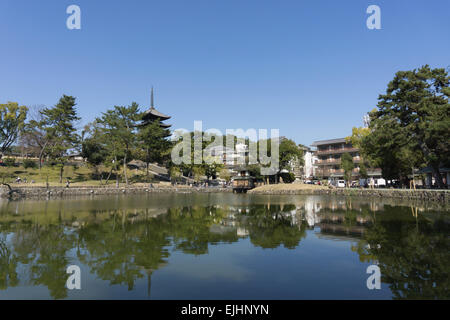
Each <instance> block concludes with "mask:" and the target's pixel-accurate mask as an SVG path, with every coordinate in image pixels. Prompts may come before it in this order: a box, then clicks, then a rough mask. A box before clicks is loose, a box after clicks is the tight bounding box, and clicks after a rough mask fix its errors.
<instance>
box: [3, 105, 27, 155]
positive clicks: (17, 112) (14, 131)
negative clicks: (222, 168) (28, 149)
mask: <svg viewBox="0 0 450 320" xmlns="http://www.w3.org/2000/svg"><path fill="white" fill-rule="evenodd" d="M27 111H28V108H27V107H25V106H19V104H18V103H17V102H8V103H6V104H0V159H1V158H2V156H3V153H4V152H6V151H8V150H9V148H10V147H11V145H12V144H13V143H14V142H15V141H16V139H17V137H18V136H19V133H20V131H21V130H22V129H23V128H24V125H25V119H26V117H27Z"/></svg>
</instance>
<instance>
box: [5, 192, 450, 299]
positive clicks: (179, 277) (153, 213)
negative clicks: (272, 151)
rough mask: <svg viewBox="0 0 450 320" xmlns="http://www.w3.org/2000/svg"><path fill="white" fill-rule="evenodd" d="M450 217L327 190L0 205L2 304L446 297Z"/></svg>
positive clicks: (426, 207) (440, 210)
mask: <svg viewBox="0 0 450 320" xmlns="http://www.w3.org/2000/svg"><path fill="white" fill-rule="evenodd" d="M449 213H450V211H449V208H448V207H443V206H440V205H438V204H435V203H418V202H417V203H416V202H401V201H399V200H380V199H374V200H370V199H361V198H359V199H356V198H339V197H325V196H256V195H234V194H149V195H143V196H110V197H102V198H99V197H95V198H77V199H66V200H50V201H44V200H42V201H37V200H36V201H34V200H33V201H32V200H27V201H10V202H8V201H6V200H3V201H0V299H18V298H20V299H404V298H407V299H416V298H427V299H436V298H437V299H449V297H450V291H449V290H450V289H449V287H450V253H449V249H450V240H449V239H450V237H449V236H450V215H449ZM372 264H376V265H378V266H379V267H380V270H381V281H382V284H381V289H380V290H376V289H375V290H369V289H368V288H367V285H366V281H367V278H368V277H369V276H370V275H369V274H367V273H366V270H367V267H368V266H369V265H372ZM69 265H77V266H79V267H80V268H81V290H68V289H67V288H66V281H67V278H68V276H69V275H68V274H67V273H66V269H67V267H68V266H69Z"/></svg>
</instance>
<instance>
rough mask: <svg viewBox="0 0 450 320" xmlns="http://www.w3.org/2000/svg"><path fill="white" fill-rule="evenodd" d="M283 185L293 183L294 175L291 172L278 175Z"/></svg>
mask: <svg viewBox="0 0 450 320" xmlns="http://www.w3.org/2000/svg"><path fill="white" fill-rule="evenodd" d="M280 176H281V178H282V179H283V182H284V183H292V182H294V181H295V175H294V174H293V173H292V172H286V173H281V174H280Z"/></svg>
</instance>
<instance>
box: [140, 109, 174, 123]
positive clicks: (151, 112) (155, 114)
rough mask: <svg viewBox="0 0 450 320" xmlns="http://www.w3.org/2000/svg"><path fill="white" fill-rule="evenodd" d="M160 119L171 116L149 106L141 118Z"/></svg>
mask: <svg viewBox="0 0 450 320" xmlns="http://www.w3.org/2000/svg"><path fill="white" fill-rule="evenodd" d="M156 118H157V119H160V120H168V119H170V118H171V117H170V116H168V115H165V114H164V113H161V112H159V111H158V110H156V109H155V108H154V107H151V108H150V109H148V110H147V111H145V112H144V115H143V119H144V120H147V119H156Z"/></svg>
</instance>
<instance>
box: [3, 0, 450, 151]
mask: <svg viewBox="0 0 450 320" xmlns="http://www.w3.org/2000/svg"><path fill="white" fill-rule="evenodd" d="M71 4H77V5H79V6H80V8H81V15H82V17H81V21H82V22H81V27H82V28H81V30H68V29H67V28H66V19H67V17H68V14H66V8H67V7H68V6H69V5H71ZM370 4H376V5H379V6H380V8H381V26H382V29H381V30H369V29H367V27H366V19H367V17H368V16H369V15H368V14H366V8H367V7H368V6H369V5H370ZM424 64H429V65H431V66H432V67H447V66H448V65H450V1H448V0H434V1H410V0H404V1H401V0H396V1H392V0H390V1H380V0H371V1H363V0H345V1H344V0H341V1H338V0H333V1H318V0H316V1H312V0H310V1H301V0H295V1H287V0H279V1H278V0H190V1H186V0H177V1H174V0H164V1H163V0H158V1H144V0H142V1H138V0H130V1H113V0H110V1H101V0H96V1H92V0H71V1H65V0H57V1H46V0H42V1H31V0H28V1H23V0H1V1H0V103H4V102H6V101H17V102H19V103H20V104H23V105H39V104H44V105H48V106H51V105H54V104H55V103H56V102H57V100H58V99H59V97H60V96H61V95H62V94H68V95H73V96H75V97H77V101H78V110H79V113H80V115H81V117H82V119H83V120H82V123H87V122H89V121H91V120H93V119H94V118H95V117H96V116H98V115H100V113H101V112H103V111H105V110H106V109H108V108H111V107H112V106H114V105H127V104H130V103H131V102H132V101H136V102H138V103H139V104H140V105H141V106H145V107H148V105H149V101H150V88H151V86H152V85H153V86H154V87H155V102H156V106H157V107H158V109H159V110H160V111H161V112H164V113H166V114H169V115H171V116H172V117H173V118H172V119H171V120H170V123H171V124H172V125H173V127H172V128H174V129H175V128H187V129H193V121H194V120H203V123H204V129H206V128H218V129H221V130H224V129H225V128H243V129H247V128H267V129H270V128H279V129H280V134H281V135H284V136H287V137H289V138H292V139H294V140H295V141H296V142H297V143H303V144H308V145H309V144H311V143H312V142H313V141H314V140H320V139H328V138H338V137H344V136H346V135H349V134H350V132H351V128H352V126H360V125H362V117H363V115H364V114H365V112H367V111H369V110H371V109H372V108H374V107H375V105H376V103H377V97H378V94H380V93H382V92H384V91H385V89H386V85H387V83H388V82H389V81H390V80H391V79H392V78H393V76H394V73H395V72H396V71H398V70H406V69H412V68H417V67H420V66H421V65H424Z"/></svg>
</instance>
